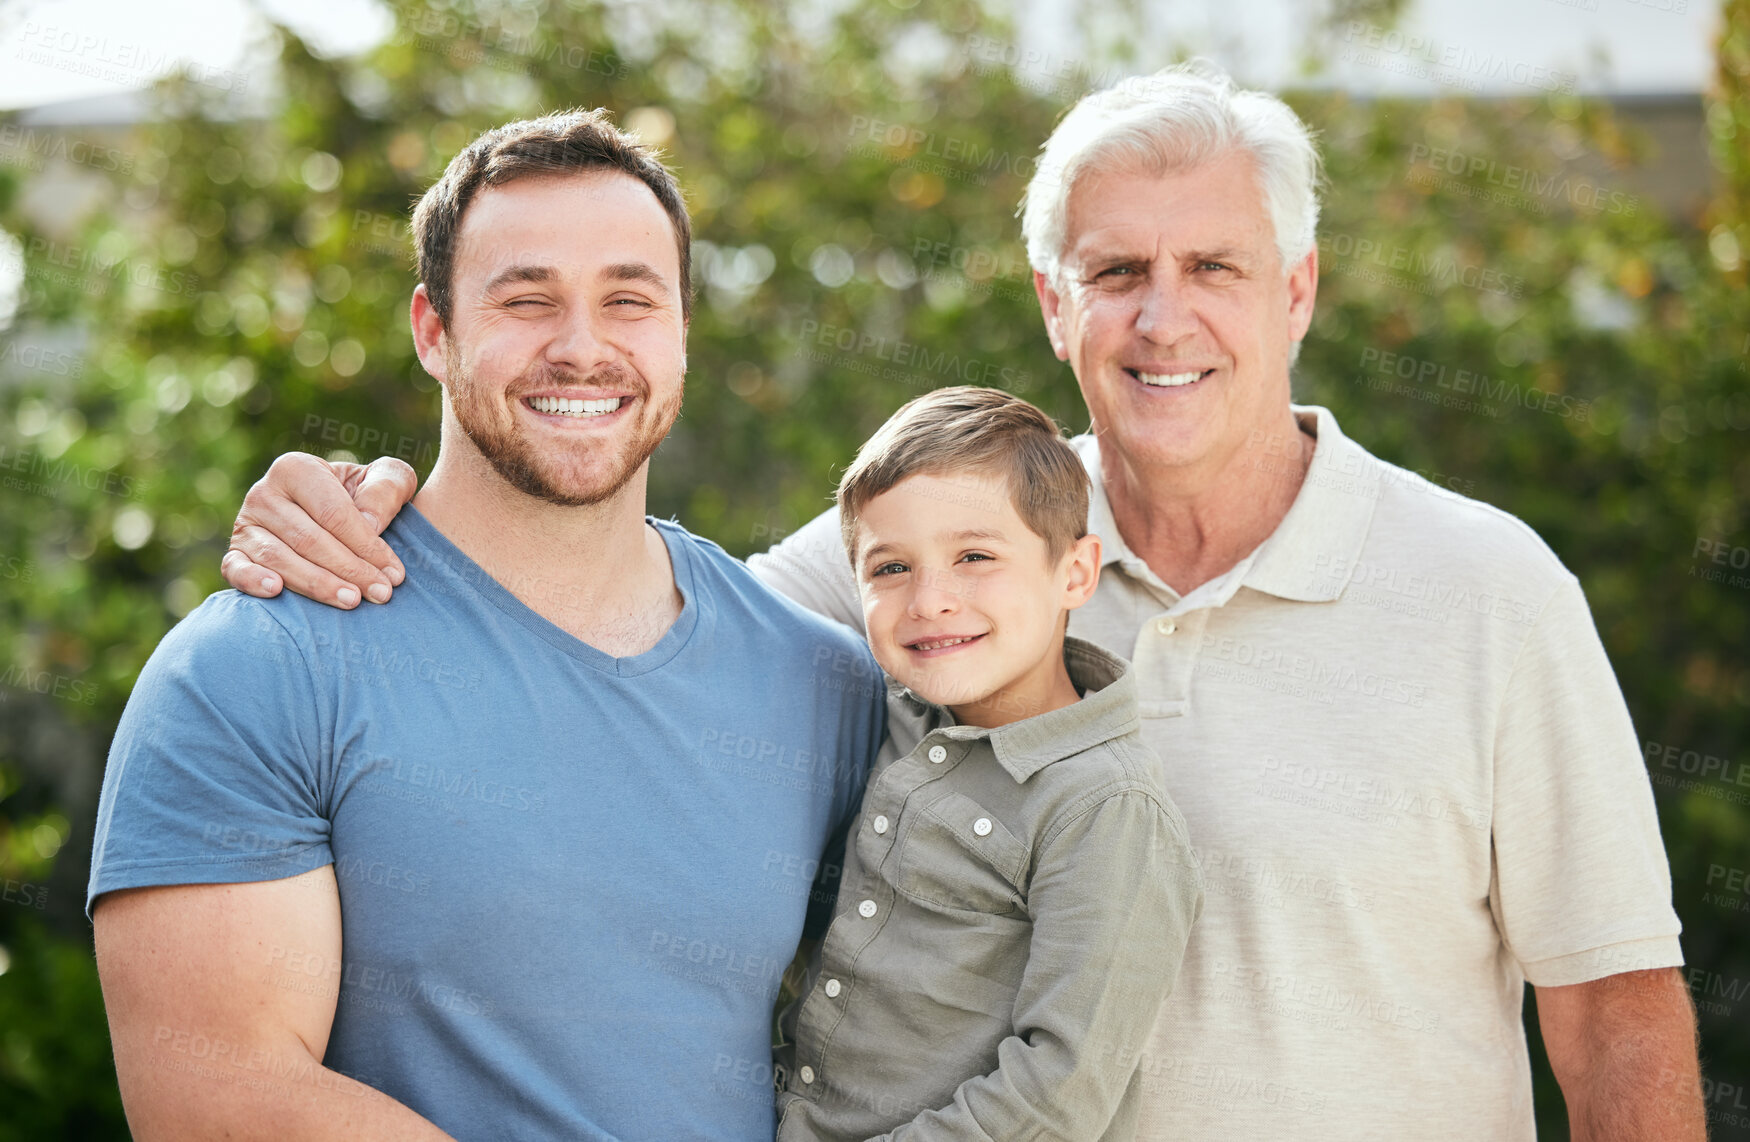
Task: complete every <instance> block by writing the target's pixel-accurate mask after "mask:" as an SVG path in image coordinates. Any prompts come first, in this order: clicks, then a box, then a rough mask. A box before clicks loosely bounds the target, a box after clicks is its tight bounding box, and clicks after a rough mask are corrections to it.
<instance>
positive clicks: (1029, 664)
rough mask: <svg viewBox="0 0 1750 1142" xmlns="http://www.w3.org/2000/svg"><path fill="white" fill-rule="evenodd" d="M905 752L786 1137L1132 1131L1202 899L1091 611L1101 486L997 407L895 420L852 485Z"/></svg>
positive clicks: (789, 1086) (960, 392)
mask: <svg viewBox="0 0 1750 1142" xmlns="http://www.w3.org/2000/svg"><path fill="white" fill-rule="evenodd" d="M838 502H839V510H840V514H841V517H842V521H843V525H844V530H845V548H846V550H847V551H848V552H849V553H850V556H851V562H852V564H853V566H854V568H855V571H856V575H857V580H858V584H859V586H860V588H861V592H862V600H863V613H864V617H865V620H866V624H867V628H868V634H869V643H870V646H871V648H872V649H873V650H874V653H875V658H876V660H877V661H878V662H879V663H880V664H881V666H882V668H883V669H884V670H885V671H886V672H887V674H888V675H890V676H891V678H892V680H893V683H892V686H891V687H890V695H891V696H890V701H889V721H890V732H891V734H892V736H893V741H892V742H891V743H890V746H889V749H888V750H887V751H885V752H884V753H883V756H882V758H881V760H880V761H879V762H877V764H876V766H875V768H874V769H873V771H872V772H871V773H870V776H869V784H868V788H867V791H866V792H865V793H864V796H863V804H862V810H861V813H860V814H859V816H858V818H857V820H855V821H854V822H853V823H852V826H851V833H850V837H849V840H848V841H847V844H846V852H845V858H844V862H843V876H842V880H841V883H840V887H839V896H838V905H837V909H836V913H835V916H834V919H833V921H832V926H831V927H830V929H829V930H828V932H827V934H826V937H825V939H824V941H823V942H822V944H821V945H820V947H819V948H818V949H817V950H816V952H815V954H814V956H813V959H812V961H811V963H810V965H809V970H808V974H807V977H806V979H805V981H804V984H803V991H802V997H803V998H802V999H801V1001H800V1002H799V1003H798V1004H796V1005H793V1006H792V1007H791V1008H790V1009H789V1010H788V1011H787V1012H786V1013H785V1017H784V1021H783V1025H784V1031H785V1036H784V1037H785V1039H786V1045H785V1046H784V1047H782V1048H780V1058H781V1060H782V1061H783V1064H784V1066H783V1074H784V1080H783V1089H782V1090H781V1091H780V1093H779V1103H778V1111H779V1125H778V1139H779V1142H799V1140H803V1139H815V1140H823V1142H838V1140H841V1139H843V1140H851V1139H856V1140H862V1139H868V1138H872V1137H874V1136H880V1137H882V1138H891V1139H893V1140H895V1142H898V1140H901V1139H905V1140H923V1139H987V1138H988V1139H1001V1140H1003V1142H1017V1140H1021V1139H1033V1138H1041V1139H1042V1138H1052V1139H1066V1140H1089V1142H1092V1140H1094V1139H1119V1138H1130V1137H1132V1135H1133V1134H1134V1132H1135V1126H1136V1114H1137V1107H1138V1095H1139V1093H1140V1092H1139V1081H1140V1079H1139V1076H1138V1074H1137V1070H1136V1065H1137V1062H1138V1059H1139V1054H1140V1051H1141V1048H1142V1045H1143V1042H1144V1040H1145V1038H1146V1036H1147V1034H1148V1031H1149V1028H1150V1026H1151V1025H1152V1023H1153V1020H1154V1017H1155V1011H1156V1009H1157V1008H1158V1007H1159V1005H1160V1002H1161V1000H1162V999H1163V998H1164V997H1165V996H1166V995H1167V993H1168V992H1169V991H1170V990H1171V989H1172V986H1173V981H1174V979H1175V978H1176V977H1177V975H1178V971H1179V965H1180V962H1181V960H1182V958H1183V955H1184V950H1185V942H1186V939H1187V937H1188V936H1189V935H1190V930H1191V924H1192V922H1193V921H1194V920H1195V919H1196V917H1197V915H1198V913H1199V911H1200V910H1201V908H1202V903H1203V894H1202V888H1201V881H1200V879H1199V876H1198V874H1197V871H1196V865H1195V863H1194V861H1193V858H1192V854H1191V848H1190V844H1189V842H1188V840H1187V838H1186V833H1185V826H1184V823H1183V821H1182V820H1181V819H1180V817H1179V813H1178V810H1177V809H1176V808H1175V807H1174V806H1173V803H1172V801H1171V800H1170V799H1169V798H1168V796H1167V794H1166V792H1165V790H1164V789H1163V788H1162V787H1161V784H1160V779H1159V776H1158V768H1159V767H1158V762H1157V760H1156V759H1155V757H1154V755H1153V754H1151V753H1150V752H1149V750H1148V749H1147V747H1145V746H1144V745H1143V744H1142V740H1141V738H1140V737H1139V736H1138V715H1137V710H1136V698H1135V689H1134V682H1133V680H1132V679H1131V678H1130V676H1129V673H1128V671H1129V667H1128V665H1127V664H1126V663H1125V662H1123V661H1122V660H1121V659H1118V658H1114V657H1113V656H1111V655H1109V654H1107V653H1105V652H1104V651H1102V650H1099V649H1098V648H1096V647H1094V646H1092V645H1091V644H1088V643H1085V642H1082V641H1080V640H1078V639H1070V638H1066V637H1065V633H1064V631H1065V627H1066V625H1067V622H1068V612H1069V611H1070V610H1072V609H1074V608H1076V607H1078V606H1080V605H1082V603H1084V602H1086V601H1087V599H1088V598H1089V597H1090V596H1091V595H1092V594H1093V593H1094V587H1095V584H1096V583H1097V581H1098V578H1099V570H1100V541H1099V539H1098V538H1096V537H1094V536H1091V535H1089V534H1087V528H1086V521H1087V515H1088V481H1087V475H1086V473H1085V472H1084V470H1083V468H1082V465H1081V462H1080V461H1079V460H1078V459H1077V457H1076V455H1075V453H1074V452H1073V451H1072V450H1071V449H1070V447H1069V445H1068V444H1067V443H1066V442H1065V441H1064V440H1063V439H1062V437H1061V436H1059V434H1058V430H1057V426H1056V425H1055V424H1054V423H1053V422H1052V420H1051V419H1050V417H1048V416H1046V415H1045V414H1044V413H1043V412H1041V411H1040V410H1039V409H1037V408H1035V407H1033V406H1032V405H1030V404H1028V403H1027V402H1026V401H1023V400H1020V399H1018V398H1016V397H1012V396H1009V395H1008V394H1006V393H1002V392H999V391H997V390H994V389H980V388H950V389H941V390H937V391H935V392H932V393H930V394H928V395H927V396H923V397H919V398H918V399H917V400H914V401H912V402H910V403H909V404H907V405H906V406H905V407H903V408H901V409H900V410H899V411H898V412H897V413H895V414H894V415H893V417H892V419H890V420H889V421H888V422H887V423H886V424H885V425H883V426H882V427H881V429H880V430H879V431H877V432H876V433H875V435H874V436H873V437H871V438H870V439H869V441H868V443H866V444H865V445H864V446H863V448H862V450H861V451H860V452H859V453H858V454H857V459H856V461H855V462H854V463H853V464H852V465H851V468H850V470H849V471H848V472H846V473H845V477H844V480H843V482H842V483H841V484H840V485H839V491H838Z"/></svg>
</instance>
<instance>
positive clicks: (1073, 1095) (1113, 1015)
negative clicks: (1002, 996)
mask: <svg viewBox="0 0 1750 1142" xmlns="http://www.w3.org/2000/svg"><path fill="white" fill-rule="evenodd" d="M1201 883H1202V882H1201V879H1200V877H1199V875H1198V872H1197V868H1196V865H1195V863H1194V859H1193V857H1192V854H1191V847H1190V844H1189V843H1188V841H1187V840H1186V838H1185V834H1184V832H1183V831H1182V828H1181V826H1180V825H1179V823H1178V822H1177V820H1176V819H1175V818H1174V817H1173V816H1171V815H1170V814H1169V813H1168V812H1167V811H1166V810H1165V809H1164V808H1163V807H1162V805H1161V803H1160V802H1159V801H1157V800H1155V798H1154V797H1153V795H1151V794H1150V793H1148V792H1146V791H1143V790H1129V791H1125V792H1121V793H1117V794H1115V795H1113V796H1110V797H1107V798H1105V799H1104V800H1102V801H1099V802H1097V803H1096V804H1094V805H1093V806H1092V807H1090V808H1088V809H1086V810H1083V811H1081V812H1080V814H1079V815H1078V816H1076V817H1075V818H1074V819H1072V820H1071V821H1070V822H1069V824H1068V825H1066V826H1065V827H1063V828H1062V829H1061V831H1060V832H1059V833H1058V834H1057V836H1056V837H1054V838H1051V837H1048V838H1047V839H1046V840H1045V843H1044V846H1043V848H1042V850H1041V852H1040V853H1039V856H1038V859H1037V861H1036V863H1035V868H1034V874H1033V881H1032V885H1031V887H1030V890H1029V893H1028V908H1029V911H1030V912H1031V913H1032V917H1033V936H1032V940H1031V942H1030V944H1029V945H1028V951H1027V968H1026V972H1025V974H1024V975H1023V977H1022V981H1021V988H1020V992H1019V994H1018V995H1017V996H1016V998H1015V1013H1014V1029H1013V1032H1014V1033H1013V1034H1011V1035H1010V1036H1009V1037H1008V1038H1007V1039H1004V1040H1003V1041H1002V1043H1001V1044H999V1045H998V1047H997V1069H996V1070H994V1071H992V1072H991V1073H990V1074H987V1075H980V1076H978V1077H977V1078H972V1079H968V1080H967V1081H965V1082H963V1083H961V1084H960V1087H959V1089H957V1090H956V1091H955V1092H954V1100H953V1102H952V1103H950V1104H949V1105H948V1106H945V1107H943V1108H941V1109H939V1110H930V1111H926V1112H925V1113H923V1114H920V1115H919V1116H918V1117H917V1118H915V1119H913V1120H912V1121H911V1122H908V1123H906V1124H905V1125H904V1126H901V1127H899V1128H897V1129H895V1130H893V1131H891V1132H890V1133H888V1134H884V1135H881V1136H880V1139H878V1140H877V1139H871V1140H870V1142H950V1140H953V1142H964V1140H966V1139H983V1138H1000V1139H1003V1140H1004V1142H1023V1140H1025V1139H1035V1138H1037V1139H1046V1138H1053V1139H1056V1138H1075V1139H1093V1138H1098V1137H1099V1136H1100V1134H1101V1133H1102V1132H1103V1131H1104V1130H1105V1129H1106V1128H1107V1126H1108V1125H1109V1124H1110V1122H1111V1121H1112V1116H1113V1114H1114V1113H1116V1111H1117V1109H1118V1104H1119V1102H1120V1101H1121V1100H1122V1099H1123V1097H1124V1092H1125V1090H1126V1088H1127V1087H1128V1086H1129V1085H1130V1081H1131V1076H1132V1075H1133V1074H1134V1073H1135V1071H1136V1068H1137V1064H1138V1063H1139V1062H1140V1061H1141V1059H1140V1053H1141V1050H1142V1046H1143V1043H1144V1042H1145V1041H1146V1040H1147V1038H1148V1035H1149V1031H1150V1029H1151V1028H1153V1026H1154V1022H1155V1014H1156V1012H1157V1010H1158V1009H1159V1008H1160V1005H1161V1001H1162V1000H1163V999H1165V998H1166V997H1167V994H1168V993H1169V992H1170V991H1171V990H1172V987H1173V983H1174V981H1175V980H1176V979H1177V978H1178V974H1179V964H1180V962H1181V961H1182V960H1183V959H1184V955H1185V942H1186V940H1187V939H1188V938H1189V936H1190V934H1191V925H1192V922H1193V921H1195V920H1196V918H1197V915H1198V913H1199V912H1200V911H1202V908H1203V891H1202V887H1201Z"/></svg>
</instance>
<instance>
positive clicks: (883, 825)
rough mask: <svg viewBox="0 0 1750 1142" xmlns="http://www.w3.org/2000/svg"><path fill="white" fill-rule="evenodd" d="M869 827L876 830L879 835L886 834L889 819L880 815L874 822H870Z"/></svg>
mask: <svg viewBox="0 0 1750 1142" xmlns="http://www.w3.org/2000/svg"><path fill="white" fill-rule="evenodd" d="M869 827H870V828H872V829H874V830H875V831H876V832H877V833H885V832H886V831H887V818H886V817H882V816H879V815H878V816H876V818H875V819H874V820H873V821H871V822H869Z"/></svg>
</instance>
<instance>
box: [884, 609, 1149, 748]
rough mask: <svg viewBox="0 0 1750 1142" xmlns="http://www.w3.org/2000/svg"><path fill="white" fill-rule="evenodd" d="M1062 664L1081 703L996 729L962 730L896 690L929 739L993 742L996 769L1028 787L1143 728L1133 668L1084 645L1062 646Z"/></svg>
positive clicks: (939, 710)
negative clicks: (922, 715)
mask: <svg viewBox="0 0 1750 1142" xmlns="http://www.w3.org/2000/svg"><path fill="white" fill-rule="evenodd" d="M1063 664H1064V667H1065V668H1066V669H1067V670H1068V671H1069V679H1070V681H1071V682H1073V683H1075V686H1076V689H1077V690H1080V691H1082V700H1081V701H1079V702H1076V703H1074V704H1073V705H1069V706H1065V707H1063V708H1062V709H1060V710H1052V711H1050V712H1048V713H1044V714H1036V715H1035V716H1033V717H1031V718H1022V719H1021V720H1020V721H1018V722H1010V723H1009V724H1008V725H1006V726H998V727H997V728H996V729H983V728H981V727H979V726H965V725H960V724H959V723H957V722H955V721H954V715H953V714H951V713H949V712H948V710H947V709H946V708H945V707H942V706H937V705H935V704H933V703H930V702H926V701H924V700H923V699H922V698H920V697H918V696H917V695H916V694H914V693H913V692H912V691H910V690H908V689H905V688H903V687H899V686H897V684H896V685H895V690H896V691H897V693H898V694H899V696H900V697H901V698H902V699H903V700H904V701H906V702H909V703H912V704H913V705H915V706H917V707H919V708H921V709H923V710H924V711H926V712H927V714H928V717H929V720H928V722H927V723H926V724H928V725H930V726H931V727H932V731H931V733H930V734H929V735H926V736H929V737H940V738H946V739H948V740H950V741H977V740H978V739H980V738H988V739H989V740H990V747H991V752H993V753H994V754H995V755H996V759H997V763H998V764H999V765H1001V766H1002V767H1003V768H1004V769H1005V770H1007V771H1008V773H1009V776H1011V777H1013V778H1014V779H1015V780H1016V781H1017V782H1020V781H1026V780H1027V779H1028V778H1029V777H1032V776H1033V775H1034V774H1035V773H1038V772H1039V771H1040V770H1041V769H1044V768H1045V767H1046V766H1048V765H1050V764H1051V763H1052V762H1054V761H1061V760H1062V759H1064V758H1066V757H1073V756H1075V755H1076V754H1078V753H1083V752H1085V751H1087V750H1090V749H1092V748H1094V747H1095V746H1097V745H1100V744H1101V743H1103V742H1108V741H1111V740H1112V739H1113V738H1116V737H1122V736H1123V735H1125V734H1128V733H1131V732H1132V731H1134V730H1136V729H1137V728H1139V727H1140V726H1141V724H1142V723H1141V720H1140V718H1139V716H1138V714H1137V706H1136V679H1135V678H1134V677H1133V676H1132V674H1131V670H1130V664H1129V663H1128V662H1126V661H1125V660H1124V659H1122V658H1119V657H1118V656H1117V655H1115V654H1112V653H1109V652H1108V651H1105V650H1102V649H1101V648H1100V647H1097V646H1095V645H1094V644H1093V643H1091V642H1087V641H1085V640H1083V639H1079V638H1074V637H1066V638H1065V639H1064V640H1063Z"/></svg>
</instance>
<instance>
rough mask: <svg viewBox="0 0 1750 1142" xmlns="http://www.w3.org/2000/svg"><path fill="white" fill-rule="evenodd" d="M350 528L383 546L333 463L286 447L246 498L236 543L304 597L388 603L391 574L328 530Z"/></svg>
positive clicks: (235, 533)
mask: <svg viewBox="0 0 1750 1142" xmlns="http://www.w3.org/2000/svg"><path fill="white" fill-rule="evenodd" d="M361 471H362V469H361ZM349 526H350V528H351V531H352V534H353V536H354V539H355V541H357V542H360V543H366V544H367V545H368V544H381V543H382V540H380V539H378V538H377V536H376V534H375V533H374V532H373V531H372V530H371V528H370V526H369V525H368V524H366V523H365V521H364V519H363V517H362V516H360V514H359V511H358V509H357V508H356V507H354V506H353V503H352V494H351V493H350V492H349V491H348V490H347V489H346V487H345V485H343V484H342V483H341V481H340V478H339V476H338V474H337V471H336V468H335V467H334V466H331V465H330V464H329V463H328V462H327V461H326V460H322V459H319V458H317V457H315V456H311V455H308V454H306V453H302V452H288V453H286V454H285V455H284V456H281V457H279V458H278V459H276V460H275V461H274V462H273V465H272V466H271V467H270V468H269V469H268V470H267V475H266V476H264V477H262V478H261V479H260V480H259V481H257V482H256V484H255V486H254V487H252V488H250V489H249V494H248V495H247V496H245V497H244V498H243V510H242V511H240V512H239V513H238V515H237V522H236V524H235V525H234V527H233V528H232V543H231V546H232V547H235V548H237V549H238V550H240V551H242V552H243V554H244V555H246V556H248V557H249V559H250V561H251V562H253V563H255V564H256V565H257V566H259V567H263V568H266V569H267V570H269V571H273V572H275V573H277V574H279V575H280V576H281V578H282V579H283V580H284V581H285V585H286V586H288V587H290V588H291V589H292V590H293V591H296V592H297V593H298V594H300V595H307V596H309V597H311V598H316V599H319V600H320V601H322V602H325V603H332V604H335V605H338V606H346V607H351V606H354V605H356V604H357V599H358V596H359V595H361V594H362V595H364V596H365V597H367V598H370V599H371V600H372V601H374V602H387V601H388V599H389V596H390V593H391V590H392V587H391V584H390V582H389V580H388V577H387V576H385V575H384V574H383V572H382V571H381V570H380V569H379V567H378V565H377V564H375V563H372V562H371V561H369V560H368V559H365V558H361V557H360V556H359V555H358V554H357V553H356V552H355V551H353V549H352V548H350V547H348V546H347V545H346V544H345V543H344V542H342V541H341V540H340V539H337V538H336V537H335V536H334V535H333V534H331V533H332V532H333V531H334V530H335V529H336V528H340V529H341V530H342V531H345V530H346V529H347V528H348V527H349ZM385 546H386V545H385ZM347 584H350V587H348V586H346V585H347Z"/></svg>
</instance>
